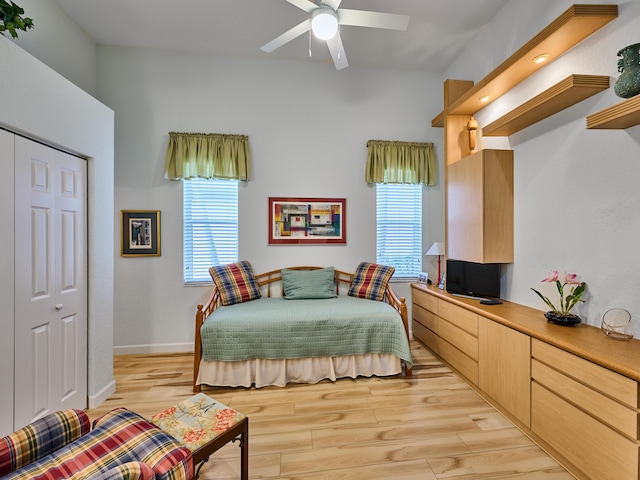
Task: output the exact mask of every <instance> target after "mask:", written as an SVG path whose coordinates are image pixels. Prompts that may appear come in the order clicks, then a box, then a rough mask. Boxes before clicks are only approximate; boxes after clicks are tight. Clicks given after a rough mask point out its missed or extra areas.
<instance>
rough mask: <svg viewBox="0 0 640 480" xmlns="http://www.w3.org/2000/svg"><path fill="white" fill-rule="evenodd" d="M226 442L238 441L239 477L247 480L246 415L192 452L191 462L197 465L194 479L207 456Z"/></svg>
mask: <svg viewBox="0 0 640 480" xmlns="http://www.w3.org/2000/svg"><path fill="white" fill-rule="evenodd" d="M228 442H234V443H235V442H239V443H240V479H241V480H249V419H248V418H247V417H245V418H244V419H243V420H242V421H241V422H240V423H238V424H236V425H234V426H233V427H232V428H230V429H229V430H228V431H226V432H225V433H223V434H222V435H220V436H219V437H217V438H216V439H214V440H213V441H211V442H209V443H207V444H205V445H203V446H202V447H200V448H199V449H197V450H196V451H195V452H194V453H193V463H194V465H197V468H196V472H195V475H194V477H193V478H194V480H197V479H198V477H199V476H200V469H201V468H202V467H203V466H204V464H205V463H206V462H208V461H209V457H210V456H211V455H212V454H213V453H214V452H216V451H217V450H219V449H220V448H222V447H223V446H224V445H226V444H227V443H228Z"/></svg>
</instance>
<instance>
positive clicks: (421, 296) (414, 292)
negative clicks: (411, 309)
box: [411, 288, 438, 314]
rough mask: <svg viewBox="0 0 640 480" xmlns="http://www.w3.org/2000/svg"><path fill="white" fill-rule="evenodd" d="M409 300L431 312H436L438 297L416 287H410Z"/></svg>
mask: <svg viewBox="0 0 640 480" xmlns="http://www.w3.org/2000/svg"><path fill="white" fill-rule="evenodd" d="M411 300H412V302H413V303H415V304H418V305H420V306H421V307H422V308H424V309H426V310H430V311H432V312H433V313H435V314H437V313H438V299H437V298H436V297H434V296H433V295H431V294H430V293H427V292H425V291H423V290H420V289H418V288H412V289H411Z"/></svg>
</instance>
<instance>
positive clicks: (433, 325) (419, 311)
mask: <svg viewBox="0 0 640 480" xmlns="http://www.w3.org/2000/svg"><path fill="white" fill-rule="evenodd" d="M411 314H412V315H413V321H414V322H419V323H421V324H422V325H424V326H425V327H427V328H428V329H429V330H431V331H432V332H435V333H438V317H437V316H436V314H435V313H433V312H432V311H429V310H425V309H424V308H422V307H421V306H420V305H418V304H416V303H414V304H413V306H412V308H411Z"/></svg>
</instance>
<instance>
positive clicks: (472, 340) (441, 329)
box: [438, 319, 478, 362]
mask: <svg viewBox="0 0 640 480" xmlns="http://www.w3.org/2000/svg"><path fill="white" fill-rule="evenodd" d="M438 335H439V336H440V337H441V338H444V339H445V340H446V341H447V342H449V343H450V344H451V345H453V346H454V347H456V348H457V349H458V350H460V351H461V352H462V353H464V354H465V355H467V356H468V357H471V358H472V359H473V360H475V361H476V362H477V361H478V338H477V337H474V336H473V335H471V334H470V333H468V332H465V331H464V330H462V329H461V328H458V327H457V326H455V325H453V324H451V323H449V322H447V321H446V320H443V319H440V322H439V323H438Z"/></svg>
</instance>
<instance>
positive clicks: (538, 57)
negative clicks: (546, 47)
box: [533, 53, 549, 63]
mask: <svg viewBox="0 0 640 480" xmlns="http://www.w3.org/2000/svg"><path fill="white" fill-rule="evenodd" d="M547 58H549V54H548V53H541V54H540V55H536V56H535V57H534V58H533V61H534V62H536V63H542V62H544V61H546V60H547Z"/></svg>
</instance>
